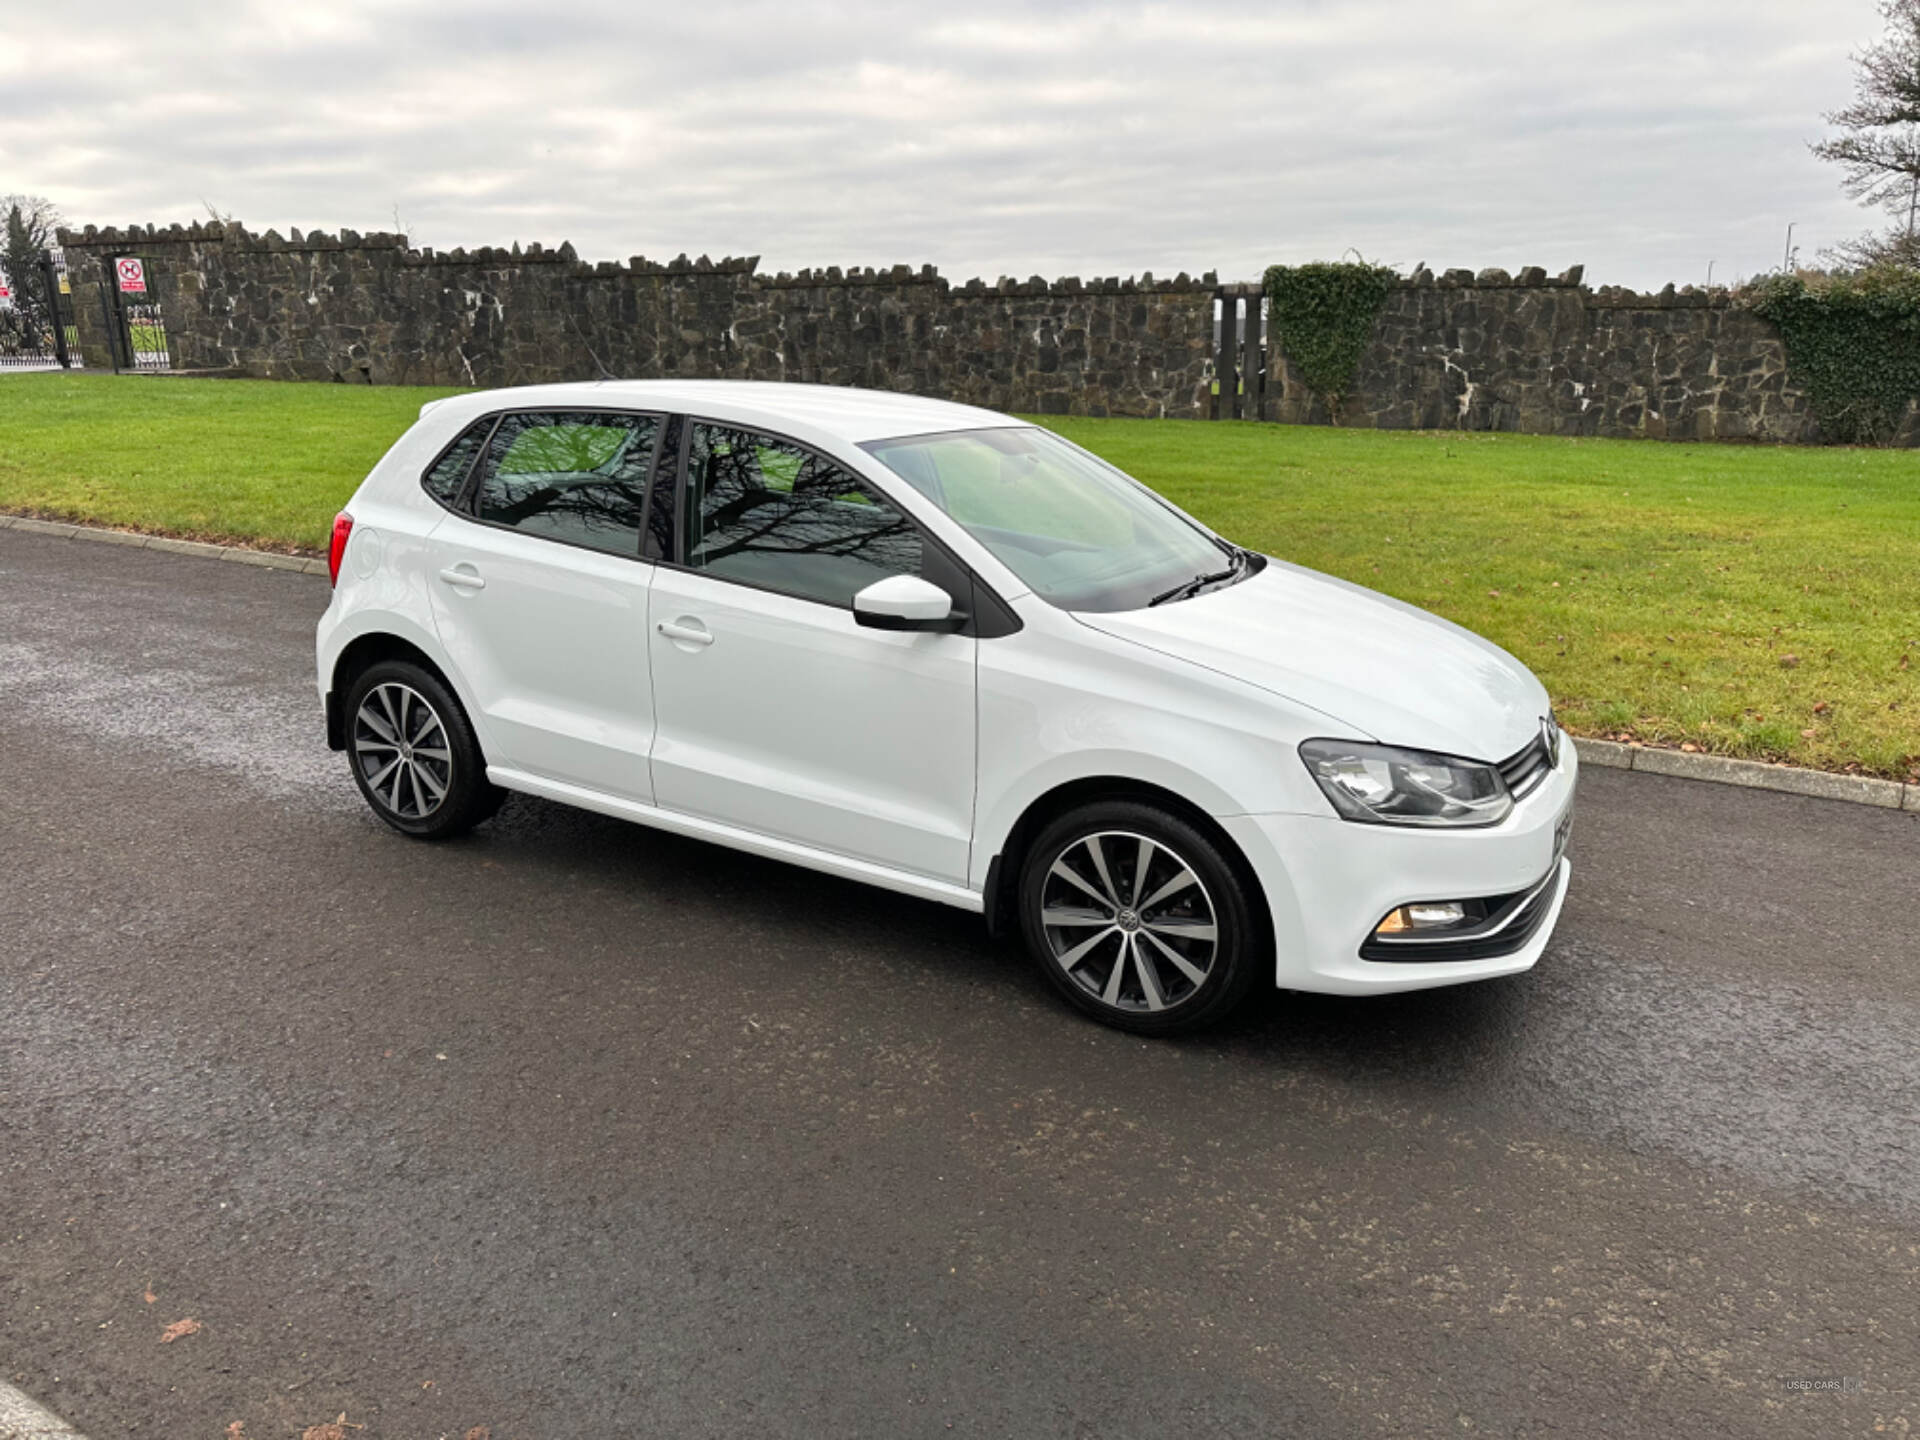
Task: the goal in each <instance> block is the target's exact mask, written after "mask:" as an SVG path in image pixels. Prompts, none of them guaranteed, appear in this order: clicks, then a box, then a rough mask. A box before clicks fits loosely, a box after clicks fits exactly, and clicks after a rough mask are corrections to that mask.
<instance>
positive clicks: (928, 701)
mask: <svg viewBox="0 0 1920 1440" xmlns="http://www.w3.org/2000/svg"><path fill="white" fill-rule="evenodd" d="M331 567H332V570H333V574H334V587H335V588H334V591H333V598H332V603H331V604H330V605H329V606H328V608H327V612H326V614H325V616H324V617H323V618H322V619H321V621H320V630H319V639H318V660H319V687H320V693H321V695H322V697H323V699H324V702H325V707H326V721H327V738H328V743H329V744H330V745H332V746H333V748H335V749H337V750H345V751H346V752H347V754H348V758H349V761H350V763H351V766H352V770H353V777H354V780H355V781H356V782H357V783H358V785H359V787H360V790H361V793H362V794H363V795H364V796H365V797H366V799H367V803H368V804H369V805H371V806H372V807H373V809H374V811H375V813H377V814H378V815H379V816H380V818H381V819H383V820H385V821H386V822H387V823H388V824H389V825H391V826H393V827H394V828H395V829H397V830H400V831H402V832H404V833H406V834H408V835H414V836H418V837H421V838H423V839H437V838H441V837H445V836H449V835H453V834H457V833H459V832H460V831H463V830H466V829H468V828H469V827H471V826H473V825H474V824H476V823H478V822H479V821H481V820H484V819H485V818H486V817H487V816H489V815H490V814H492V813H493V811H494V810H495V809H496V808H497V806H498V805H499V803H500V801H501V799H502V797H503V792H504V791H507V790H519V791H524V792H526V793H528V794H531V795H539V796H544V797H546V798H547V799H550V800H558V801H562V802H564V803H566V804H570V805H580V806H584V807H586V808H588V809H592V810H598V811H601V812H604V813H606V814H609V815H615V816H620V817H622V818H624V819H629V820H637V821H640V822H642V823H644V824H648V825H654V826H658V827H660V828H662V829H666V830H671V831H676V832H679V833H681V834H685V835H692V836H697V837H699V838H701V839H703V840H711V841H715V842H717V843H719V844H722V845H731V846H735V847H737V848H739V849H742V850H748V851H752V852H754V853H756V854H760V855H768V856H774V857H777V858H779V859H782V860H789V861H792V862H794V863H796V864H800V865H806V866H811V867H813V868H814V869H817V870H823V871H826V872H828V873H829V874H834V875H840V876H844V877H846V878H848V879H853V880H862V881H866V882H868V883H869V884H874V885H880V886H884V887H886V888H888V889H892V890H898V891H902V892H905V893H906V894H909V895H918V896H921V897H923V898H925V899H929V900H937V901H940V902H941V903H943V904H947V905H953V906H957V907H959V908H960V909H964V910H974V911H980V912H984V914H985V916H986V919H987V923H988V925H989V927H990V928H991V929H992V930H993V931H994V932H995V933H996V934H999V933H1004V932H1007V931H1011V930H1015V929H1017V930H1018V931H1019V932H1020V934H1021V935H1022V937H1023V938H1024V940H1025V943H1026V945H1027V948H1028V949H1029V950H1030V951H1031V952H1032V954H1033V957H1034V959H1035V960H1036V961H1037V962H1038V964H1039V966H1040V968H1041V970H1042V971H1043V972H1044V973H1045V975H1046V976H1047V978H1048V979H1049V980H1050V981H1051V982H1052V983H1053V985H1054V986H1055V987H1056V988H1057V989H1058V990H1059V991H1060V993H1061V994H1062V995H1064V996H1065V997H1066V998H1067V999H1068V1000H1070V1001H1071V1002H1072V1003H1073V1004H1075V1005H1077V1006H1079V1007H1080V1008H1081V1009H1082V1010H1085V1011H1086V1012H1088V1013H1089V1014H1092V1015H1094V1016H1096V1017H1098V1018H1099V1019H1101V1020H1104V1021H1106V1022H1108V1023H1110V1024H1114V1025H1119V1026H1122V1027H1125V1028H1128V1029H1132V1030H1138V1031H1145V1032H1151V1033H1169V1032H1172V1031H1176V1030H1182V1029H1188V1028H1191V1027H1193V1026H1195V1025H1198V1024H1201V1023H1204V1022H1206V1021H1210V1020H1213V1019H1216V1018H1217V1017H1219V1016H1220V1015H1222V1014H1224V1013H1225V1012H1226V1011H1227V1009H1228V1008H1229V1007H1231V1006H1232V1005H1233V1004H1234V1002H1235V1001H1237V1000H1238V999H1239V998H1240V997H1241V996H1243V995H1244V994H1245V993H1246V992H1247V991H1248V989H1249V988H1250V987H1251V986H1253V985H1254V984H1256V983H1258V982H1260V981H1261V980H1263V979H1265V980H1267V981H1270V982H1273V983H1275V984H1278V985H1280V986H1284V987H1288V988H1291V989H1297V990H1318V991H1331V992H1337V993H1342V994H1374V993H1384V992H1389V991H1397V990H1411V989H1418V988H1422V987H1427V986H1436V985H1449V984H1453V983H1455V982H1458V981H1464V980H1479V979H1484V978H1487V977H1489V976H1496V975H1510V974H1513V973H1515V972H1516V971H1521V970H1526V969H1528V968H1529V967H1530V966H1532V965H1533V963H1534V962H1535V961H1536V960H1537V959H1539V957H1540V954H1541V952H1542V950H1543V949H1544V948H1545V946H1546V944H1547V938H1548V935H1549V934H1550V932H1551V931H1552V929H1553V925H1554V922H1555V920H1556V919H1557V918H1558V915H1559V912H1560V907H1561V904H1562V902H1563V900H1564V899H1565V897H1566V892H1567V884H1568V877H1569V875H1570V873H1571V871H1570V867H1569V865H1568V863H1567V860H1566V859H1565V856H1564V854H1563V852H1564V850H1565V848H1566V842H1567V831H1568V825H1569V821H1570V818H1571V810H1572V803H1573V792H1574V779H1575V771H1576V769H1577V765H1578V762H1577V760H1576V759H1575V756H1574V750H1573V746H1572V745H1570V744H1563V743H1562V741H1561V736H1560V732H1559V729H1558V727H1557V726H1556V724H1555V722H1554V720H1553V717H1552V715H1551V713H1550V710H1549V708H1548V701H1547V696H1546V693H1545V691H1544V690H1542V688H1541V686H1540V684H1539V682H1538V681H1537V680H1535V679H1534V677H1533V676H1532V675H1531V674H1529V673H1528V671H1527V670H1526V668H1525V667H1524V666H1522V665H1521V664H1520V663H1519V662H1518V661H1516V660H1514V659H1513V657H1512V656H1510V655H1508V654H1507V653H1506V652H1504V651H1502V650H1500V649H1498V648H1497V647H1495V646H1494V645H1491V644H1489V643H1488V642H1486V641H1484V640H1481V639H1479V638H1477V637H1476V636H1474V635H1472V634H1469V633H1468V632H1467V631H1465V630H1462V629H1460V628H1459V627H1457V626H1455V625H1452V624H1449V623H1448V622H1446V621H1444V620H1440V619H1437V618H1435V617H1433V616H1431V615H1428V614H1425V613H1424V612H1422V611H1419V610H1415V609H1413V608H1412V607H1410V606H1407V605H1403V604H1401V603H1399V602H1397V601H1394V600H1390V599H1388V598H1386V597H1385V596H1382V595H1378V594H1375V593H1373V592H1371V591H1368V590H1363V589H1361V588H1359V587H1358V586H1354V585H1349V584H1345V583H1344V582H1341V581H1338V580H1333V579H1329V578H1328V577H1326V576H1323V575H1319V574H1315V573H1313V572H1312V571H1308V570H1303V569H1301V568H1299V567H1297V566H1293V565H1289V564H1286V563H1285V562H1283V561H1280V560H1276V559H1271V558H1268V557H1266V556H1262V555H1255V554H1251V553H1249V552H1247V551H1245V550H1242V549H1240V548H1238V547H1237V546H1235V545H1233V544H1231V543H1229V542H1228V541H1226V540H1224V539H1222V538H1221V537H1219V536H1217V535H1215V534H1213V533H1212V532H1211V531H1210V530H1208V529H1207V528H1206V527H1205V526H1204V525H1201V524H1200V523H1199V522H1197V521H1195V520H1193V519H1191V518H1190V517H1188V516H1187V515H1185V514H1183V513H1182V512H1181V511H1179V510H1177V509H1176V508H1174V507H1173V506H1172V505H1170V504H1168V503H1167V502H1166V501H1165V500H1163V499H1161V498H1160V497H1159V496H1157V495H1155V494H1154V493H1153V492H1152V491H1150V490H1148V489H1147V488H1146V487H1145V486H1143V485H1141V484H1140V483H1139V482H1137V481H1135V480H1132V479H1130V478H1128V477H1127V476H1126V475H1124V474H1122V473H1121V472H1120V471H1118V470H1116V469H1114V468H1113V467H1112V466H1110V465H1108V464H1106V463H1105V462H1104V461H1101V460H1099V459H1097V458H1096V457H1095V456H1093V455H1090V454H1089V453H1087V452H1086V451H1085V450H1082V449H1080V448H1079V447H1077V446H1075V445H1072V444H1070V443H1069V442H1067V441H1066V440H1063V439H1061V438H1060V437H1058V436H1057V435H1054V434H1053V433H1052V432H1050V431H1047V430H1044V429H1041V428H1038V427H1036V426H1033V425H1029V424H1025V423H1023V422H1021V421H1018V420H1014V419H1011V418H1009V417H1007V416H1005V415H997V414H993V413H991V412H989V411H985V410H977V409H973V408H970V407H967V406H962V405H953V404H947V403H944V402H939V401H932V400H922V399H917V398H914V397H912V396H906V395H896V394H882V393H875V392H869V391H860V390H845V389H831V388H825V387H818V386H806V385H774V384H748V383H737V382H726V381H697V382H676V381H646V382H627V381H619V382H603V383H598V384H584V385H551V386H540V387H536V388H530V389H521V390H511V391H494V392H491V393H483V394H472V395H463V396H460V397H457V398H454V399H449V400H441V401H436V402H434V403H432V404H429V405H427V406H425V407H424V408H423V409H422V410H421V415H420V420H419V422H418V423H417V424H416V425H415V426H414V427H413V428H412V429H411V430H409V431H408V432H407V434H406V435H405V436H403V437H402V438H401V440H400V441H399V443H397V444H396V445H395V446H394V447H393V449H392V450H391V451H390V452H388V454H387V456H386V457H385V458H384V459H383V460H382V461H381V462H380V464H379V465H378V466H376V467H375V469H374V471H373V473H372V474H371V475H369V476H368V477H367V480H366V482H365V483H364V484H363V485H362V486H361V487H360V489H359V491H358V493H357V494H356V495H355V496H354V498H353V500H352V502H351V503H350V504H349V506H348V508H347V509H346V511H345V512H343V513H342V514H341V515H340V517H339V518H338V519H337V520H336V521H335V523H334V531H333V545H332V552H331Z"/></svg>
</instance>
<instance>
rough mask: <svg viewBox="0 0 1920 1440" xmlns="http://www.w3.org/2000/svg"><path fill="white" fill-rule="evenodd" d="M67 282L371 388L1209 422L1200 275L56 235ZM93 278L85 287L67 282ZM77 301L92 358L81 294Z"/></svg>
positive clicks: (1206, 313)
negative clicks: (129, 281) (141, 265)
mask: <svg viewBox="0 0 1920 1440" xmlns="http://www.w3.org/2000/svg"><path fill="white" fill-rule="evenodd" d="M62 239H63V244H64V245H65V247H66V252H67V259H68V266H69V269H70V270H71V271H72V272H73V273H74V274H75V275H76V276H78V277H80V278H81V279H82V280H83V281H84V280H87V279H89V278H93V277H98V276H100V275H102V274H104V273H106V272H105V267H107V266H108V265H110V264H111V261H112V259H113V258H114V257H115V256H118V255H125V254H135V255H139V256H141V257H143V258H144V259H145V260H146V261H147V269H148V273H149V276H150V279H149V284H150V285H151V286H152V287H153V290H154V294H155V296H156V298H157V299H158V301H159V303H160V305H161V308H162V310H163V312H164V314H165V316H166V323H167V331H168V335H169V337H170V339H171V341H172V352H173V363H174V365H175V367H176V368H180V369H187V370H213V371H221V372H225V373H230V374H239V375H251V376H260V377H266V378H285V379H300V380H345V381H351V382H356V383H372V384H435V385H483V386H494V385H524V384H534V383H539V382H543V381H552V380H587V379H593V378H595V377H596V376H598V375H617V376H621V377H623V378H657V377H663V376H682V377H694V376H700V377H722V378H731V379H750V380H802V381H814V382H818V383H822V384H829V385H863V386H870V387H873V388H877V389H892V390H909V391H913V392H916V393H919V394H923V395H938V396H944V397H946V398H949V399H954V400H961V401H966V402H969V403H972V404H977V405H985V406H989V407H991V408H993V409H997V410H1020V411H1028V412H1038V413H1043V414H1075V415H1135V416H1184V417H1194V416H1204V415H1205V414H1206V411H1207V407H1208V405H1209V404H1210V396H1211V392H1210V383H1211V374H1212V366H1211V358H1210V355H1209V350H1210V345H1211V340H1210V335H1211V328H1212V326H1211V315H1212V307H1213V295H1214V291H1215V289H1216V286H1215V284H1214V277H1213V276H1211V275H1208V276H1204V277H1202V278H1200V279H1197V280H1195V279H1189V278H1188V277H1187V276H1185V275H1181V276H1179V277H1177V278H1175V279H1173V280H1155V279H1154V278H1153V277H1152V276H1151V275H1143V276H1141V277H1140V278H1139V279H1137V280H1120V279H1108V280H1089V281H1081V280H1056V281H1052V282H1048V281H1045V280H1041V279H1039V278H1037V277H1036V278H1035V279H1033V280H1030V281H1025V282H1016V281H1011V280H1003V281H1001V282H1000V283H999V284H997V285H993V286H988V285H985V284H983V283H982V282H980V281H978V280H974V281H970V282H968V283H967V284H965V285H958V286H956V285H953V284H950V283H949V282H948V281H947V280H945V279H943V278H942V277H941V276H939V275H938V274H936V273H935V271H934V270H933V267H931V266H926V267H924V268H922V269H920V270H917V271H916V270H913V269H911V268H910V267H908V266H905V265H897V266H895V267H893V268H892V269H891V270H883V271H874V270H854V271H847V272H844V273H843V272H842V271H841V270H840V269H839V268H838V267H835V268H831V269H827V270H820V271H802V272H800V273H799V274H797V275H785V274H783V275H777V276H766V275H761V274H759V273H758V270H757V262H756V261H755V260H752V259H746V260H721V261H718V262H713V261H708V260H706V259H704V258H703V259H701V260H698V261H689V260H687V259H685V258H684V257H682V258H681V259H679V260H676V261H674V262H672V263H671V264H665V265H662V264H657V263H654V262H651V261H648V260H646V259H644V258H640V257H636V258H635V259H633V260H631V261H629V262H627V263H626V264H614V263H611V262H602V263H600V264H586V263H583V262H581V261H580V260H579V259H578V258H577V257H576V256H575V255H574V252H573V250H572V248H571V247H570V246H565V245H563V246H561V247H560V248H559V249H558V250H545V249H542V248H541V247H540V246H538V245H533V246H529V247H528V248H527V249H526V250H524V251H523V250H521V249H520V247H519V246H515V247H514V248H513V249H512V250H497V249H483V250H478V251H475V252H473V253H471V254H469V253H468V252H466V251H464V250H454V251H451V252H447V253H436V252H434V251H432V250H414V249H410V248H408V246H407V244H406V242H405V240H404V239H403V238H402V237H400V236H397V235H381V234H375V235H365V236H362V235H357V234H355V233H354V232H352V231H350V230H348V231H342V232H341V233H340V234H339V235H338V236H332V235H326V234H320V233H315V234H308V235H302V234H300V232H298V231H295V232H293V233H292V234H291V235H290V236H288V237H286V238H284V239H283V238H282V237H281V236H279V235H277V234H275V233H274V232H273V231H268V232H267V233H266V234H264V235H257V236H256V235H253V234H250V233H249V232H247V231H246V230H245V229H243V228H242V227H240V226H238V225H225V226H222V225H219V224H209V225H197V224H196V225H192V226H187V227H181V226H174V227H172V228H171V229H167V230H158V229H154V228H153V227H138V226H136V227H133V228H131V229H129V230H126V231H116V230H104V231H101V230H96V229H94V228H93V227H91V226H89V227H88V228H87V229H85V230H84V231H79V232H67V233H65V234H64V235H63V237H62ZM85 288H90V287H83V289H85ZM81 301H82V303H80V304H78V305H76V307H75V308H76V312H77V313H78V315H79V318H80V320H81V330H82V346H83V349H84V351H85V353H86V357H87V363H88V364H90V365H91V364H103V365H104V364H106V363H107V352H106V333H105V323H104V321H103V319H102V312H101V307H100V304H99V303H98V299H97V297H91V296H89V295H87V294H85V293H83V294H82V296H81Z"/></svg>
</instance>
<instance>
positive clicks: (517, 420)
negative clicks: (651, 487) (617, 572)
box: [473, 410, 660, 556]
mask: <svg viewBox="0 0 1920 1440" xmlns="http://www.w3.org/2000/svg"><path fill="white" fill-rule="evenodd" d="M659 434H660V421H659V418H658V417H657V416H653V415H618V414H587V413H583V412H579V411H564V410H563V411H547V412H540V413H525V414H517V415H508V416H505V417H503V418H502V419H501V421H500V428H499V429H498V430H497V431H495V432H494V436H493V443H492V444H491V445H489V446H488V447H487V456H486V460H485V462H484V465H483V468H482V470H481V473H480V484H479V489H478V492H477V493H476V494H475V496H474V505H473V510H474V515H475V517H476V518H477V519H480V520H484V521H486V522H487V523H488V524H490V525H505V526H508V527H510V528H512V529H515V530H524V531H526V532H527V533H528V534H530V535H539V536H542V537H544V538H545V539H548V540H562V541H565V542H566V543H568V544H570V545H584V546H586V547H587V548H588V549H590V550H605V551H607V552H609V553H610V554H614V555H634V556H637V555H639V553H640V518H641V514H642V512H643V511H644V510H645V508H646V500H647V476H648V474H649V473H650V471H651V469H652V465H653V449H654V442H655V441H656V440H657V439H658V437H659Z"/></svg>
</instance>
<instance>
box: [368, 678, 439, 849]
mask: <svg viewBox="0 0 1920 1440" xmlns="http://www.w3.org/2000/svg"><path fill="white" fill-rule="evenodd" d="M353 759H354V764H356V765H358V766H359V767H360V775H361V778H362V779H363V780H364V781H365V782H366V786H367V790H368V791H369V792H370V793H371V794H372V795H373V796H374V797H375V798H376V799H377V800H378V801H379V802H380V803H381V804H382V805H384V806H385V807H386V808H387V809H388V810H390V811H392V812H393V814H394V815H396V816H397V817H399V818H400V819H402V820H425V819H426V818H427V817H428V816H430V815H432V814H433V812H434V811H436V810H438V809H439V808H440V805H441V802H442V801H444V800H445V799H446V798H447V791H448V789H449V788H450V787H451V786H452V784H453V747H452V746H451V745H450V744H449V743H448V741H447V730H446V726H445V725H444V724H442V723H441V720H440V716H439V713H438V712H437V711H435V709H434V708H433V706H432V705H430V704H429V703H428V702H427V699H426V697H425V696H423V695H422V694H421V693H420V692H419V691H418V690H415V689H414V688H413V687H412V686H410V685H403V684H401V683H400V682H399V681H397V680H389V681H386V682H384V683H383V684H379V685H376V686H374V687H373V688H372V689H371V690H369V691H368V692H367V693H366V697H365V698H364V699H362V700H361V702H360V709H359V710H358V711H357V712H356V713H355V715H354V717H353Z"/></svg>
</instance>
